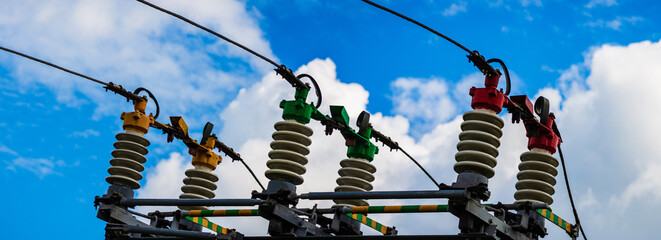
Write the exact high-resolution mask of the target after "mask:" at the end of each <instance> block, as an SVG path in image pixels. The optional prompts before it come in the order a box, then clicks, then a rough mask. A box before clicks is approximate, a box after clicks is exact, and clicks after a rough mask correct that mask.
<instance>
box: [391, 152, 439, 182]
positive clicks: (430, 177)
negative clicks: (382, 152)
mask: <svg viewBox="0 0 661 240" xmlns="http://www.w3.org/2000/svg"><path fill="white" fill-rule="evenodd" d="M399 150H401V151H402V153H404V155H406V156H407V157H409V159H411V161H413V163H415V165H418V167H419V168H420V170H422V171H423V172H425V174H427V177H429V179H430V180H431V181H432V182H434V185H436V187H438V188H440V187H441V185H440V184H438V182H437V181H436V179H434V177H432V176H431V174H429V172H427V170H426V169H425V168H424V167H423V166H422V165H420V163H419V162H418V161H416V160H415V158H413V157H411V155H409V153H407V152H406V151H404V149H402V148H401V147H400V148H399Z"/></svg>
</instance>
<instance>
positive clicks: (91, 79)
mask: <svg viewBox="0 0 661 240" xmlns="http://www.w3.org/2000/svg"><path fill="white" fill-rule="evenodd" d="M0 49H2V50H3V51H6V52H10V53H13V54H16V55H19V56H21V57H24V58H27V59H30V60H32V61H35V62H39V63H42V64H46V65H48V66H51V67H54V68H57V69H60V70H62V71H65V72H68V73H71V74H73V75H76V76H79V77H81V78H85V79H87V80H90V81H92V82H96V83H99V84H102V85H105V86H108V83H107V82H104V81H101V80H98V79H96V78H93V77H90V76H87V75H84V74H81V73H78V72H74V71H72V70H69V69H66V68H63V67H60V66H58V65H55V64H53V63H50V62H47V61H45V60H41V59H39V58H36V57H33V56H30V55H27V54H24V53H21V52H18V51H14V50H11V49H8V48H4V47H0Z"/></svg>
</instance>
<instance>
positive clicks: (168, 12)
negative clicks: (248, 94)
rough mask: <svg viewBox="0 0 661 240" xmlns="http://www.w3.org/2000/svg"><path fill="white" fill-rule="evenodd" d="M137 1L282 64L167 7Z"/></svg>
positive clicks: (142, 0) (271, 62)
mask: <svg viewBox="0 0 661 240" xmlns="http://www.w3.org/2000/svg"><path fill="white" fill-rule="evenodd" d="M137 1H138V2H140V3H142V4H145V5H147V6H150V7H152V8H154V9H156V10H159V11H161V12H164V13H167V14H169V15H171V16H173V17H176V18H179V19H181V20H183V21H184V22H187V23H189V24H191V25H193V26H196V27H198V28H200V29H202V30H204V31H206V32H208V33H211V34H213V35H215V36H216V37H219V38H222V39H223V40H225V41H228V42H230V43H231V44H234V45H235V46H237V47H240V48H242V49H243V50H246V51H248V52H250V53H252V54H253V55H255V56H257V57H259V58H261V59H263V60H264V61H267V62H268V63H270V64H273V66H275V67H280V64H278V63H276V62H275V61H273V60H271V59H269V58H267V57H265V56H264V55H261V54H259V53H257V52H255V51H253V50H252V49H250V48H248V47H246V46H243V45H241V44H240V43H238V42H235V41H234V40H232V39H230V38H228V37H225V36H223V35H222V34H220V33H217V32H215V31H213V30H211V29H209V28H207V27H205V26H202V25H200V24H198V23H196V22H193V21H192V20H190V19H188V18H185V17H183V16H181V15H179V14H176V13H173V12H171V11H169V10H167V9H164V8H161V7H159V6H156V5H154V4H152V3H150V2H147V1H144V0H137Z"/></svg>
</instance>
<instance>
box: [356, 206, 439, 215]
mask: <svg viewBox="0 0 661 240" xmlns="http://www.w3.org/2000/svg"><path fill="white" fill-rule="evenodd" d="M447 211H448V205H403V206H359V207H351V208H349V210H348V212H349V213H415V212H447Z"/></svg>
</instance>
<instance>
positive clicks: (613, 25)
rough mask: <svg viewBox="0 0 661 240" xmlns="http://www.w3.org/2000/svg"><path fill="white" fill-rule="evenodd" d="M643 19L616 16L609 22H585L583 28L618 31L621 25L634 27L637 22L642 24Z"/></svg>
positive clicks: (600, 20) (601, 20)
mask: <svg viewBox="0 0 661 240" xmlns="http://www.w3.org/2000/svg"><path fill="white" fill-rule="evenodd" d="M643 20H644V19H643V18H642V17H638V16H631V17H622V16H617V17H616V18H615V19H613V20H610V21H605V20H603V19H599V20H597V21H591V22H587V23H586V24H585V26H588V27H593V28H594V27H599V28H610V29H613V30H615V31H620V30H621V27H622V25H624V24H625V23H628V24H631V25H632V26H633V25H636V23H638V22H642V21H643Z"/></svg>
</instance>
